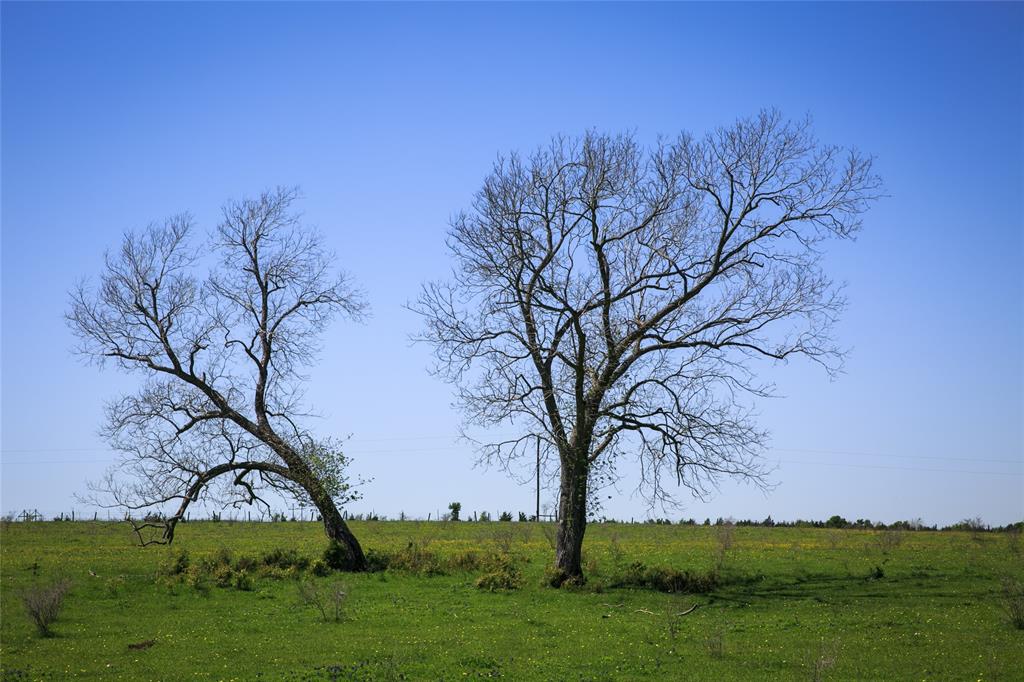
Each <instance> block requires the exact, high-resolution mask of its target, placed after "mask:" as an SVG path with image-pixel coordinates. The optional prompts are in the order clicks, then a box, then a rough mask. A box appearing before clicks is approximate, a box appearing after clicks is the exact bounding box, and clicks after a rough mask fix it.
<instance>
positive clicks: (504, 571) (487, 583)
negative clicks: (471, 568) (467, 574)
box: [476, 560, 523, 592]
mask: <svg viewBox="0 0 1024 682" xmlns="http://www.w3.org/2000/svg"><path fill="white" fill-rule="evenodd" d="M476 586H477V588H478V589H481V590H487V591H488V592H495V591H498V590H518V589H519V588H520V587H522V586H523V575H522V572H521V571H520V570H519V567H518V566H516V565H515V563H513V562H512V561H511V560H508V561H504V562H502V563H501V565H500V566H499V567H498V568H497V570H494V571H491V572H490V573H485V574H483V575H482V576H480V577H479V578H477V579H476Z"/></svg>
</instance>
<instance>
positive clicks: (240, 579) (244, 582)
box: [234, 571, 253, 592]
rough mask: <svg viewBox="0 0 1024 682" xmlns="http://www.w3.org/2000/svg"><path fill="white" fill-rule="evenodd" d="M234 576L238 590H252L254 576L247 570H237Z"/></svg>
mask: <svg viewBox="0 0 1024 682" xmlns="http://www.w3.org/2000/svg"><path fill="white" fill-rule="evenodd" d="M234 578H235V580H234V586H235V589H236V590H241V591H243V592H252V587H253V584H252V576H250V575H249V574H248V573H247V572H246V571H236V572H235V574H234Z"/></svg>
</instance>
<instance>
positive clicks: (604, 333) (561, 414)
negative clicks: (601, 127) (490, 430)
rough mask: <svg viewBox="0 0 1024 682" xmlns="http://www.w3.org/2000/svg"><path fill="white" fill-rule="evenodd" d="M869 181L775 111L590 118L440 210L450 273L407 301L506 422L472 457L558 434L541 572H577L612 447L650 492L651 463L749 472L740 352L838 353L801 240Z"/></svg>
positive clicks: (466, 404) (670, 471) (758, 469)
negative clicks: (678, 119) (507, 435)
mask: <svg viewBox="0 0 1024 682" xmlns="http://www.w3.org/2000/svg"><path fill="white" fill-rule="evenodd" d="M879 187H880V183H879V180H878V178H877V177H876V176H875V175H874V174H873V173H872V171H871V159H870V158H866V157H864V156H862V155H860V154H858V153H856V152H854V151H850V152H846V151H843V150H841V149H840V148H838V147H833V146H825V145H821V144H819V143H818V142H817V141H816V140H815V138H814V137H813V136H812V134H811V131H810V129H809V124H808V123H807V122H790V121H786V120H784V119H783V118H782V117H781V116H780V115H779V114H778V113H777V112H775V111H764V112H762V113H761V114H760V115H758V116H756V117H754V118H751V119H746V120H740V121H738V122H737V123H736V124H735V125H733V126H732V127H730V128H725V129H719V130H717V131H715V132H713V133H711V134H708V135H706V136H705V137H703V138H701V139H696V138H694V137H691V136H690V135H688V134H683V135H681V136H680V137H678V138H677V139H676V140H675V141H672V142H663V143H660V144H658V145H657V146H656V147H654V148H653V149H650V150H646V149H644V148H642V147H641V146H640V145H638V144H637V142H636V141H635V139H633V137H632V136H630V135H619V136H608V135H603V134H597V133H588V134H586V135H584V136H583V137H581V138H579V139H567V138H563V137H558V138H555V139H554V140H553V141H552V142H551V144H550V145H549V146H547V147H545V148H542V149H540V150H538V151H537V152H536V153H534V154H533V155H532V156H530V157H529V158H527V159H523V158H520V157H519V156H517V155H512V156H510V157H508V158H504V159H500V160H499V161H498V162H497V163H496V164H495V166H494V168H493V170H492V172H491V174H490V175H489V176H488V177H487V178H486V180H485V181H484V185H483V188H482V189H481V190H480V191H479V192H478V193H477V194H476V197H475V200H474V202H473V204H472V208H471V209H470V210H469V211H468V212H464V213H462V214H460V215H458V216H457V217H456V218H455V219H454V220H453V222H452V226H451V230H450V233H449V242H448V243H449V248H450V251H451V253H452V255H453V257H454V259H455V262H456V268H455V271H454V273H453V277H452V279H451V280H449V281H447V282H442V283H432V284H428V285H427V286H425V287H424V289H423V292H422V293H421V295H420V298H419V300H418V302H417V303H416V304H415V305H414V309H416V310H417V311H418V312H419V313H420V314H422V315H423V316H424V317H425V319H426V332H425V333H424V335H423V338H424V339H425V340H427V341H428V342H430V343H431V344H432V345H433V346H434V348H435V351H436V354H437V358H438V360H439V363H438V367H437V369H438V371H439V372H440V373H441V375H442V376H444V377H445V378H446V379H448V380H450V381H452V382H453V383H455V384H456V386H457V387H458V389H459V390H458V396H459V399H460V403H461V405H462V407H463V409H464V414H465V416H466V418H467V422H468V423H469V424H470V425H471V426H477V427H481V426H483V427H486V426H494V425H498V424H510V425H511V426H512V428H514V429H516V430H517V431H518V432H519V433H520V434H521V436H520V437H515V438H511V439H509V440H505V441H501V442H490V443H487V444H484V445H483V447H482V452H481V454H482V457H483V458H484V459H485V460H486V461H495V460H496V461H498V462H499V463H502V464H503V465H506V466H507V465H508V464H509V463H510V461H511V460H513V459H515V458H517V457H519V456H521V455H527V456H529V455H530V454H531V453H532V448H533V445H532V444H533V443H534V439H541V442H542V443H543V444H544V445H545V447H546V448H547V449H548V451H549V452H550V453H552V454H554V455H556V457H555V458H554V459H555V460H556V461H557V462H558V465H559V478H560V493H559V518H560V520H559V527H558V535H557V546H556V553H555V565H556V569H558V571H559V575H560V576H561V578H560V579H561V580H565V579H574V580H579V579H582V571H581V567H580V553H581V547H582V542H583V535H584V530H585V527H586V521H587V508H586V504H587V502H586V501H587V492H588V491H587V486H588V480H590V479H592V478H593V477H594V476H595V474H597V473H599V472H602V471H603V472H607V471H608V470H609V468H610V467H612V466H613V464H614V462H615V461H616V459H617V458H618V457H619V456H620V455H625V454H633V455H634V456H638V458H639V461H640V465H641V472H642V474H643V477H642V484H641V487H642V489H643V490H644V491H645V492H646V493H647V494H648V495H649V499H650V500H651V501H652V502H654V501H659V502H660V503H661V504H666V503H668V504H671V503H672V501H673V496H672V494H671V492H670V491H669V489H668V487H667V486H665V485H663V483H664V482H666V481H668V480H674V481H675V482H676V483H678V484H681V485H682V486H684V488H685V489H689V491H690V492H691V493H692V494H694V495H696V496H698V497H702V496H704V495H706V494H708V493H710V492H711V491H712V490H713V489H714V487H715V485H716V483H717V481H719V480H720V479H721V478H722V477H726V476H736V477H741V478H743V479H746V480H749V481H752V482H754V483H758V484H763V483H764V480H765V473H766V470H765V468H764V467H763V465H762V464H761V459H760V456H759V455H760V453H761V452H762V449H763V447H764V442H765V434H764V432H763V431H761V430H759V429H758V428H757V427H756V425H755V424H754V423H753V421H752V419H751V415H750V411H749V408H748V407H746V404H747V403H749V402H750V401H749V400H746V399H744V398H743V396H748V398H751V399H753V398H756V397H758V396H764V395H767V394H769V393H770V392H771V387H770V386H769V385H764V384H762V383H761V382H758V380H757V378H756V376H755V375H754V373H753V362H752V361H754V360H755V359H757V358H767V359H769V360H772V361H784V360H786V359H788V358H790V357H793V356H804V357H808V358H811V359H812V360H815V361H817V362H819V363H821V364H822V365H823V366H825V367H826V368H828V369H829V370H833V369H835V368H836V366H837V363H838V361H839V360H840V359H841V353H840V352H839V350H838V349H837V348H836V346H835V345H834V344H833V342H832V340H831V339H830V335H829V330H830V327H831V326H832V324H833V322H834V320H835V318H836V315H837V313H838V312H839V311H840V309H841V308H842V305H843V301H842V299H841V298H840V296H839V295H838V291H837V288H836V287H835V286H833V284H832V283H831V282H830V280H829V279H828V278H827V277H826V276H825V275H824V273H823V272H822V269H821V267H820V250H819V247H820V245H821V244H822V242H823V241H824V240H826V239H828V238H830V237H838V238H849V237H851V236H853V235H854V233H855V232H856V231H857V229H858V228H859V226H860V216H861V214H862V213H863V212H864V211H865V210H866V209H867V207H868V204H869V203H871V201H872V200H873V199H874V198H875V197H876V196H878V192H879Z"/></svg>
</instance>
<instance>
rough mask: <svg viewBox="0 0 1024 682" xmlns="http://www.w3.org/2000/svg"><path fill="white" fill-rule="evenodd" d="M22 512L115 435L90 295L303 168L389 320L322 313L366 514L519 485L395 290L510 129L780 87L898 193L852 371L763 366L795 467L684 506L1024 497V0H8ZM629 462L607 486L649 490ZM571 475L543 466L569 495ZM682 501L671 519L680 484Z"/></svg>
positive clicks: (67, 499) (327, 361) (429, 262)
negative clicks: (109, 432)
mask: <svg viewBox="0 0 1024 682" xmlns="http://www.w3.org/2000/svg"><path fill="white" fill-rule="evenodd" d="M0 13H2V16H0V19H2V139H0V143H2V168H0V170H2V199H3V203H2V226H3V234H2V448H3V452H2V467H0V474H2V486H0V494H2V498H0V510H2V511H3V512H9V511H18V510H21V509H22V508H25V507H38V508H39V509H40V510H41V511H45V512H46V513H48V514H50V513H56V512H58V511H61V510H64V511H67V510H70V509H71V508H72V507H77V508H78V509H79V511H81V510H82V507H81V505H77V504H76V503H75V502H74V501H73V499H72V495H73V493H75V492H80V491H82V490H83V489H84V482H85V481H86V480H87V479H90V478H96V477H98V476H99V474H100V473H102V471H103V470H104V469H105V468H106V466H107V465H108V463H109V461H110V460H111V458H112V453H110V452H109V451H108V450H107V449H106V447H105V444H104V443H103V442H102V441H101V440H99V439H98V437H97V436H96V429H97V427H98V426H99V423H100V420H101V412H102V405H103V401H104V400H106V399H109V398H111V397H114V396H115V395H116V394H117V393H118V392H120V391H126V390H131V388H132V387H133V386H134V385H135V379H133V378H131V377H126V376H123V375H118V374H117V373H115V372H113V371H112V370H108V371H105V372H102V373H101V372H99V371H98V370H97V369H96V368H94V367H89V366H84V365H82V364H81V362H80V361H79V360H77V359H76V358H74V357H73V356H72V355H71V353H70V352H69V351H70V348H71V346H72V338H71V336H70V334H69V332H68V331H67V329H66V328H65V326H64V322H63V312H64V310H65V308H66V305H67V291H68V289H69V288H70V287H72V286H73V285H74V283H75V282H76V281H77V280H78V279H79V278H80V277H83V276H89V275H92V276H95V275H96V274H97V273H98V272H99V268H100V265H101V259H102V254H103V252H104V250H105V249H107V248H110V247H113V246H115V245H116V244H117V242H118V240H119V237H120V235H121V234H122V233H123V232H124V231H125V230H128V229H133V228H138V227H142V226H144V225H145V224H147V223H148V222H150V221H155V220H161V219H163V218H164V217H166V216H168V215H170V214H173V213H176V212H179V211H182V210H189V211H191V212H192V213H193V214H194V215H195V216H196V217H197V219H198V220H199V222H200V224H201V225H202V226H203V227H205V228H210V227H212V226H213V225H214V222H215V221H216V218H217V214H218V210H219V206H220V205H221V204H222V203H223V202H224V201H225V200H226V199H228V198H236V197H241V196H244V195H247V194H253V193H256V192H258V191H260V190H261V189H263V188H266V187H270V186H274V185H277V184H287V185H291V184H297V185H300V186H301V187H302V190H303V193H304V195H305V198H304V200H303V202H302V208H303V210H304V211H305V215H306V217H307V219H308V221H309V222H310V223H312V224H315V225H317V226H318V227H319V228H320V229H321V230H323V231H324V232H325V233H326V235H327V238H328V241H329V243H330V245H331V246H332V247H333V248H334V249H335V250H336V251H337V252H338V254H339V257H340V261H341V263H342V265H343V266H344V267H345V268H346V269H347V270H349V271H350V272H351V273H352V274H353V275H354V276H355V277H356V278H357V279H358V281H359V282H360V283H361V284H362V285H363V287H364V288H365V289H366V290H367V291H368V293H369V298H370V301H371V303H372V306H373V317H372V318H371V319H370V320H369V321H368V322H367V323H366V324H364V325H361V326H360V325H353V324H337V325H335V326H334V327H332V328H331V330H330V331H329V333H328V334H327V335H326V337H325V339H324V340H325V347H326V350H325V352H324V354H323V357H322V362H321V363H320V364H319V365H318V366H317V367H316V368H315V370H313V371H312V372H311V380H310V386H309V395H310V398H311V401H312V402H313V403H314V405H315V406H316V407H317V408H318V409H319V411H320V412H321V413H323V414H324V415H325V416H324V419H323V420H321V421H320V422H319V423H318V424H317V425H316V428H317V430H319V431H321V432H323V433H325V434H328V433H329V434H336V435H344V434H347V433H351V434H352V440H351V441H350V444H349V451H350V453H351V454H353V455H354V456H355V458H356V465H355V469H356V473H358V474H360V475H362V476H365V477H370V478H372V479H373V482H372V483H370V484H369V485H367V486H366V488H365V489H364V493H365V499H364V501H363V502H360V503H358V504H356V505H355V506H354V507H353V510H354V511H369V510H371V509H373V510H376V511H377V512H382V513H386V514H389V515H397V514H398V513H399V511H405V512H406V513H409V514H413V515H420V516H425V515H426V514H427V513H435V512H436V510H438V509H442V510H443V509H444V508H445V507H446V505H447V503H448V502H449V501H451V500H456V499H457V500H461V501H462V503H463V508H464V509H465V510H474V509H488V510H490V511H491V512H492V513H494V512H495V511H497V510H498V509H510V510H513V511H517V510H520V509H522V510H524V511H528V510H529V509H531V508H532V494H533V493H532V490H531V488H530V487H529V486H526V487H521V486H519V485H517V484H516V483H515V482H514V481H512V480H510V479H509V478H508V477H507V476H505V475H504V473H502V472H501V471H498V470H483V469H480V468H474V467H473V466H472V465H473V461H474V460H473V456H472V453H471V452H470V451H469V450H468V449H467V448H466V447H465V446H463V445H460V444H458V443H456V442H454V441H453V436H454V434H455V433H456V425H457V423H458V421H459V418H458V415H457V414H456V413H454V412H453V411H452V410H451V408H450V407H449V404H450V402H451V389H450V387H448V386H447V385H445V384H442V383H440V382H438V381H437V380H435V379H433V378H431V377H430V376H428V375H427V373H426V372H425V368H426V367H427V365H428V364H429V351H428V349H427V348H425V347H416V346H410V345H409V342H408V336H409V334H410V333H413V332H415V331H416V330H417V329H418V325H419V321H418V319H417V318H416V317H415V316H414V315H413V314H412V313H410V312H408V311H407V310H405V309H404V308H403V304H404V303H406V302H407V301H408V300H410V299H412V298H414V297H415V295H416V293H417V291H418V287H419V286H420V284H421V283H422V282H424V281H426V280H429V279H434V278H438V277H443V276H444V275H445V274H446V273H447V272H448V269H449V267H450V262H449V260H448V256H447V254H446V252H445V249H444V235H445V231H446V229H447V222H448V219H449V217H450V216H451V215H452V214H453V213H455V212H456V211H458V210H459V209H461V208H463V207H465V206H467V205H468V202H469V200H470V197H471V195H472V193H473V192H474V191H475V190H476V189H477V188H478V187H479V186H480V183H481V182H482V180H483V177H484V175H485V174H486V172H487V171H488V169H489V167H490V164H491V163H492V161H493V160H494V158H495V157H496V155H497V154H498V153H500V152H507V151H510V150H530V149H532V148H534V147H535V146H537V145H539V144H541V143H543V142H544V141H545V140H547V139H548V138H549V137H550V136H551V135H552V134H555V133H569V134H572V133H578V132H581V131H583V130H585V129H587V128H596V129H599V130H606V131H619V130H632V131H635V132H636V134H637V135H638V137H639V138H640V139H641V140H644V141H651V140H653V139H654V138H655V137H656V136H657V135H658V134H659V133H661V134H667V135H674V134H676V133H677V132H679V131H680V130H684V129H685V130H690V131H693V132H695V133H702V132H703V131H705V130H707V129H709V128H711V127H714V126H717V125H722V124H728V123H730V122H731V121H732V120H733V119H735V118H736V117H737V116H740V115H749V114H752V113H754V112H756V111H757V110H758V109H760V108H762V107H765V106H775V107H778V108H779V109H781V110H782V111H783V112H784V113H786V114H787V115H789V116H792V117H802V116H803V115H804V114H807V113H809V114H811V115H812V116H813V117H814V120H815V128H816V131H817V133H818V135H819V136H820V137H821V138H822V139H823V140H824V141H827V142H834V143H838V144H844V145H856V146H857V147H859V148H861V149H862V150H864V151H867V152H869V153H871V154H874V155H875V156H876V157H877V169H878V171H879V172H880V173H881V174H882V176H883V177H884V179H885V182H886V187H887V190H888V193H889V194H890V195H891V196H890V197H889V198H887V199H885V200H884V201H882V202H880V203H879V204H878V205H877V206H876V207H875V208H874V209H873V210H872V211H871V212H870V213H869V214H868V216H867V218H866V221H865V229H864V231H863V233H862V235H861V237H860V238H859V239H858V240H857V242H855V243H852V244H837V245H834V248H833V249H832V250H831V251H830V253H829V257H828V266H829V271H830V273H831V274H832V275H833V276H834V277H835V278H836V279H838V280H841V281H846V282H847V283H848V287H847V295H848V298H849V300H850V308H849V310H848V311H847V313H846V314H845V316H844V318H843V320H842V322H841V324H840V326H839V328H838V330H837V331H838V336H839V338H840V340H841V341H842V342H843V343H844V344H845V345H847V346H849V347H851V348H852V354H851V355H850V357H849V360H848V362H847V365H846V374H845V375H844V376H842V377H840V378H839V380H838V381H835V382H830V381H829V379H828V378H827V377H826V376H825V375H824V374H823V373H822V372H821V371H820V370H819V369H818V368H816V367H813V366H808V365H804V364H801V363H791V364H789V365H787V366H784V367H779V368H772V367H767V366H766V367H765V368H764V373H765V376H767V377H770V378H772V379H774V380H775V381H776V382H777V383H778V385H779V388H780V392H781V393H782V394H783V395H784V396H785V397H784V398H780V399H775V400H770V401H766V402H762V403H761V404H760V411H761V415H762V416H761V424H762V425H763V426H765V427H766V428H768V429H770V430H771V431H772V433H773V445H774V447H775V449H773V450H771V451H770V452H768V453H767V458H768V459H769V460H770V461H772V462H776V463H777V464H778V469H777V471H776V473H775V475H774V480H775V482H776V483H777V484H778V485H777V487H776V489H775V490H774V491H773V492H772V493H770V494H767V495H766V494H763V493H761V492H760V491H757V490H753V489H750V488H747V487H742V486H737V485H733V484H726V485H724V486H723V488H722V490H721V492H720V494H719V495H718V496H717V497H716V498H715V499H713V500H712V501H710V502H708V503H700V502H697V501H693V502H691V503H689V504H688V506H687V508H686V509H684V510H681V511H677V512H672V513H671V515H672V516H673V517H678V516H687V517H689V516H693V517H697V518H701V519H702V518H704V517H706V516H710V517H712V518H714V517H716V516H730V515H731V516H735V517H744V518H745V517H757V518H763V517H765V516H767V515H769V514H771V515H772V516H773V517H775V518H785V519H792V518H797V517H803V518H822V517H827V516H830V515H831V514H842V515H844V516H847V517H849V518H856V517H868V518H872V519H883V520H890V521H891V520H895V519H903V518H915V517H921V518H923V519H924V520H925V521H926V522H928V523H940V524H942V523H950V522H953V521H957V520H959V519H961V518H965V517H974V516H981V517H982V518H984V519H985V520H986V521H988V522H990V523H1007V522H1009V521H1013V520H1019V519H1021V518H1022V517H1024V461H1022V460H1024V363H1022V355H1024V350H1022V349H1024V331H1022V330H1024V275H1022V272H1024V270H1022V267H1021V263H1022V262H1024V238H1022V235H1024V224H1022V216H1024V206H1022V203H1024V202H1022V197H1024V77H1022V76H1024V39H1022V36H1024V7H1022V6H1021V5H1020V4H1016V3H998V4H984V3H970V4H952V3H944V4H924V3H921V4H917V3H914V4H881V3H879V4H808V3H795V4H783V5H776V4H753V5H746V4H733V3H726V4H715V5H710V4H597V5H590V4H494V5H483V4H472V5H470V4H443V5H435V4H426V3H423V4H413V5H406V4H373V5H370V4H358V5H345V4H300V3H287V4H272V3H260V4H243V3H227V4H207V3H201V4H199V3H189V4H158V3H137V4H136V3H132V4H100V3H80V4H79V3H73V4H60V3H9V2H6V3H3V5H2V9H0ZM634 469H635V466H631V465H630V463H628V462H625V461H624V462H622V463H621V464H620V466H619V470H620V472H621V473H623V474H626V477H625V479H624V480H623V481H622V482H621V484H620V486H619V487H620V490H621V495H616V497H615V499H613V500H609V501H608V503H607V505H606V513H608V514H610V515H613V516H617V517H627V518H628V517H636V518H641V517H643V516H645V515H646V514H647V508H646V505H645V503H644V502H643V501H642V500H641V499H639V498H638V497H636V496H633V495H632V491H633V488H634V486H635V478H634V477H633V476H632V475H631V474H632V472H633V470H634ZM551 497H552V491H547V492H546V493H545V499H546V500H549V499H551ZM655 513H656V514H657V515H662V512H661V511H660V510H656V512H655Z"/></svg>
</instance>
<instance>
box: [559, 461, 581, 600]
mask: <svg viewBox="0 0 1024 682" xmlns="http://www.w3.org/2000/svg"><path fill="white" fill-rule="evenodd" d="M586 461H587V460H586V458H585V457H573V458H572V459H571V460H570V461H566V460H565V459H563V462H562V475H561V485H560V489H559V496H558V516H559V521H558V536H557V542H556V544H555V569H556V571H557V575H556V576H555V578H554V579H553V580H552V585H553V586H554V587H560V586H561V585H562V583H564V582H565V581H567V580H571V581H573V582H579V583H582V582H583V579H584V578H583V565H582V556H583V533H584V532H585V531H586V529H587V464H586Z"/></svg>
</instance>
